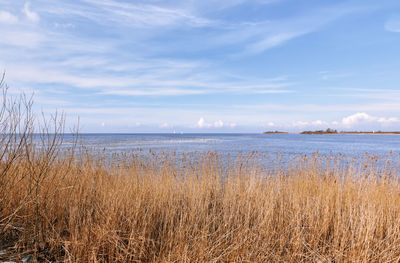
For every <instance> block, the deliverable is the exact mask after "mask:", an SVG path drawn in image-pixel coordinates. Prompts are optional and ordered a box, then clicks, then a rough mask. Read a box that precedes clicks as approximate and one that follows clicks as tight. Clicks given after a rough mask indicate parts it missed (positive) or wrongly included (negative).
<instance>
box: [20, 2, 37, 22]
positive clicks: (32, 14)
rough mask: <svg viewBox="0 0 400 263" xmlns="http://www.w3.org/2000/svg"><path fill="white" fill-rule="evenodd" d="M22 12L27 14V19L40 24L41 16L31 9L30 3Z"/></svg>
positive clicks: (26, 4) (27, 3)
mask: <svg viewBox="0 0 400 263" xmlns="http://www.w3.org/2000/svg"><path fill="white" fill-rule="evenodd" d="M22 12H23V13H24V14H25V16H26V18H28V19H29V20H30V21H32V22H39V20H40V16H39V15H38V14H37V13H36V12H34V11H32V10H31V9H30V2H26V3H25V5H24V8H23V9H22Z"/></svg>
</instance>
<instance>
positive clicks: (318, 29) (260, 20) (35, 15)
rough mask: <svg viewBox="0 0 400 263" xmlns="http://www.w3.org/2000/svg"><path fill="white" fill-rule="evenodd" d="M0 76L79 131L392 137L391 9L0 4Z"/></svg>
mask: <svg viewBox="0 0 400 263" xmlns="http://www.w3.org/2000/svg"><path fill="white" fill-rule="evenodd" d="M0 70H1V71H5V74H6V77H5V80H6V83H7V84H8V86H9V87H10V89H9V93H10V94H11V95H17V94H20V93H21V92H23V93H26V94H34V109H35V111H36V112H38V113H43V114H44V115H45V116H50V115H51V114H54V112H56V111H57V112H59V113H63V114H65V117H66V126H67V128H70V127H73V126H75V125H76V124H77V122H78V119H79V127H80V131H81V132H96V133H97V132H98V133H106V132H117V133H118V132H119V133H140V132H166V133H169V132H210V133H212V132H228V133H230V132H255V133H258V132H263V131H271V130H280V131H302V130H315V129H326V128H328V127H329V128H333V129H337V130H385V131H394V130H400V1H398V0H379V1H376V0H332V1H321V0H318V1H317V0H197V1H194V0H165V1H161V0H146V1H141V0H137V1H127V0H124V1H122V0H69V1H54V0H32V1H23V0H0Z"/></svg>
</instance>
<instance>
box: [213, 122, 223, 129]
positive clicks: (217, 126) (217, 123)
mask: <svg viewBox="0 0 400 263" xmlns="http://www.w3.org/2000/svg"><path fill="white" fill-rule="evenodd" d="M223 126H224V123H223V122H222V121H221V120H218V121H216V122H214V127H215V128H222V127H223Z"/></svg>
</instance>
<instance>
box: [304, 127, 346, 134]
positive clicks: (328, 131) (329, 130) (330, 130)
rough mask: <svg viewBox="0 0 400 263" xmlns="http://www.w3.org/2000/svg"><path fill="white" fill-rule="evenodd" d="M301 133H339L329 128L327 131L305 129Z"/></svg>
mask: <svg viewBox="0 0 400 263" xmlns="http://www.w3.org/2000/svg"><path fill="white" fill-rule="evenodd" d="M300 134H338V132H337V130H334V129H331V128H328V129H326V130H325V131H324V130H318V131H303V132H301V133H300Z"/></svg>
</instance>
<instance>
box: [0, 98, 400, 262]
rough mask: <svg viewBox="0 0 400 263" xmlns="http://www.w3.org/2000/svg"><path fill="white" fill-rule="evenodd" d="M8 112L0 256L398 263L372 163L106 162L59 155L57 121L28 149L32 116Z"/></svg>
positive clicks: (387, 179)
mask: <svg viewBox="0 0 400 263" xmlns="http://www.w3.org/2000/svg"><path fill="white" fill-rule="evenodd" d="M21 102H23V103H24V101H23V100H22V101H20V100H19V101H18V100H17V103H21ZM25 102H26V101H25ZM25 105H28V106H29V105H30V104H29V103H28V104H26V103H25ZM3 107H6V109H10V108H9V106H7V105H3ZM26 109H27V111H26V112H29V107H27V108H26ZM16 111H17V112H18V110H17V109H15V108H14V109H12V110H11V111H6V113H7V112H8V114H11V118H14V119H15V118H20V119H21V116H22V122H20V124H21V125H19V126H18V125H17V126H16V127H17V128H18V129H16V130H18V133H15V132H14V133H3V137H2V138H6V139H4V140H2V141H1V145H0V149H1V151H2V152H5V154H3V155H2V156H1V160H0V161H1V162H0V189H1V195H0V240H1V242H0V246H1V249H0V250H3V251H7V254H6V255H0V261H3V260H6V259H7V260H10V259H13V260H18V259H21V258H22V257H23V256H26V255H30V256H31V258H33V259H37V260H39V261H67V262H398V261H399V260H400V192H399V190H400V189H399V186H400V183H399V180H398V177H397V176H398V174H397V172H394V171H393V170H391V169H390V168H382V166H379V165H376V157H365V160H364V161H361V164H360V163H357V162H354V163H351V162H350V163H347V162H345V160H343V158H342V157H341V156H331V157H323V156H320V155H318V154H315V155H313V156H302V157H299V158H298V159H297V160H293V161H292V163H291V164H290V165H289V167H286V166H285V168H283V166H276V169H272V170H269V172H267V171H266V170H265V169H264V168H265V167H263V166H261V165H260V164H261V163H262V161H260V160H259V156H258V155H256V154H254V155H250V156H242V157H239V158H238V159H235V160H233V161H229V162H227V163H226V162H222V161H221V156H219V155H217V154H213V153H207V154H200V155H183V156H178V157H176V156H174V155H173V154H166V155H162V154H153V155H150V156H148V157H144V156H142V157H140V156H134V155H133V156H125V157H124V158H123V160H119V161H118V162H114V163H112V162H111V163H107V162H105V161H103V160H102V158H100V157H101V156H100V157H99V156H94V155H92V154H85V153H82V152H81V153H79V154H78V155H73V152H72V151H69V152H68V151H61V150H60V149H61V148H60V143H61V141H60V140H58V139H62V136H61V135H59V134H57V132H59V131H60V130H59V125H58V124H57V123H58V122H57V119H55V120H53V123H55V124H56V125H53V126H55V129H54V130H53V131H54V132H55V134H54V133H53V134H52V133H50V132H49V131H50V130H49V127H50V126H51V125H46V126H45V127H47V128H46V129H45V130H44V132H47V133H46V134H47V135H46V136H45V137H43V139H42V140H41V141H40V144H39V145H36V146H35V145H34V144H33V142H34V140H33V139H32V134H31V133H32V130H33V129H32V126H31V123H32V122H31V121H29V120H30V118H31V116H30V115H29V114H28V115H26V114H20V115H19V116H18V115H13V114H15V112H16ZM6 115H7V114H6ZM9 117H10V116H9ZM27 120H28V121H27ZM0 125H3V126H4V127H3V128H4V129H5V130H10V127H11V128H12V127H15V125H14V126H13V125H11V126H10V122H9V121H3V122H1V119H0ZM7 125H8V126H7ZM24 127H25V128H26V127H28V128H27V129H24ZM53 128H54V127H53ZM4 129H3V130H4ZM21 129H22V131H24V130H25V131H26V133H25V134H26V135H24V136H22V135H21V134H24V133H21ZM11 130H12V129H11ZM7 138H8V139H10V140H8V139H7ZM19 142H20V143H21V146H18V145H19ZM75 150H76V149H75ZM0 154H1V152H0ZM120 157H121V156H120ZM267 161H268V160H267ZM272 161H275V160H271V162H272ZM267 167H268V165H267ZM388 167H389V166H388Z"/></svg>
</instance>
